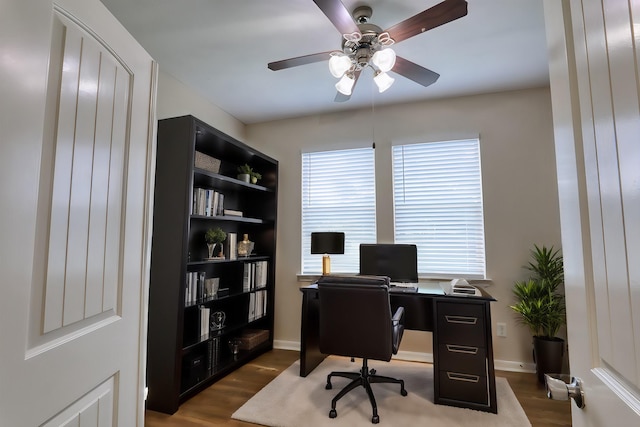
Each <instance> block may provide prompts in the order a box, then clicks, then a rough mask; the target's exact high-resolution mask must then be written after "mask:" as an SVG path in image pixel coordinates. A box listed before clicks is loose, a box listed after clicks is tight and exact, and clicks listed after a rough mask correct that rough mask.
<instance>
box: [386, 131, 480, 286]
mask: <svg viewBox="0 0 640 427" xmlns="http://www.w3.org/2000/svg"><path fill="white" fill-rule="evenodd" d="M393 190H394V197H393V199H394V215H395V225H394V227H395V242H396V243H415V244H416V245H418V271H419V272H420V274H422V275H431V276H443V277H468V278H485V252H484V222H483V209H482V179H481V174H480V144H479V141H478V140H477V139H471V140H464V141H446V142H432V143H423V144H410V145H398V146H394V147H393Z"/></svg>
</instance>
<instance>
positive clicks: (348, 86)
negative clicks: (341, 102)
mask: <svg viewBox="0 0 640 427" xmlns="http://www.w3.org/2000/svg"><path fill="white" fill-rule="evenodd" d="M355 83H356V79H354V78H353V76H350V75H349V73H345V75H344V76H342V78H341V79H340V81H339V82H338V83H336V89H337V90H338V92H340V93H341V94H343V95H351V90H352V89H353V85H354V84H355Z"/></svg>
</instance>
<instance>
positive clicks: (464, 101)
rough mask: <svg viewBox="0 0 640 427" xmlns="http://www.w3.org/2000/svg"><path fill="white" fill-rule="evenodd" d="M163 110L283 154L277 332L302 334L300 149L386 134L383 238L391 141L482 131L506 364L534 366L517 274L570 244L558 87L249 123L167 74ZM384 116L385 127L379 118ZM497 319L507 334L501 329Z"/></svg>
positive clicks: (417, 348)
mask: <svg viewBox="0 0 640 427" xmlns="http://www.w3.org/2000/svg"><path fill="white" fill-rule="evenodd" d="M157 109H158V118H166V117H173V116H179V115H184V114H193V115H194V116H196V117H198V118H200V119H201V120H203V121H205V122H207V123H209V124H210V125H212V126H214V127H216V128H218V129H220V130H221V131H223V132H225V133H227V134H229V135H231V136H233V137H235V138H237V139H239V140H241V141H245V142H247V143H248V144H249V145H252V146H253V147H255V148H256V149H258V150H260V151H263V152H264V153H265V154H268V155H270V156H272V157H274V158H276V159H278V160H279V162H280V177H279V183H280V186H279V190H278V197H279V204H278V229H277V232H278V235H277V239H278V241H277V251H278V252H277V265H276V274H277V284H276V326H275V339H276V340H277V341H279V342H285V343H286V342H290V343H292V344H297V343H298V342H299V340H300V304H301V292H300V291H299V287H300V286H303V285H306V284H307V283H303V282H298V281H297V274H298V273H299V270H300V229H301V225H300V205H301V200H300V194H301V191H300V170H301V169H300V154H301V152H302V151H313V150H324V149H339V148H352V147H363V146H370V145H371V141H372V134H373V135H374V136H375V142H376V165H377V166H376V168H377V170H376V186H377V189H378V201H377V217H378V236H379V240H380V241H389V242H391V241H393V225H392V218H393V204H392V186H391V149H390V147H391V145H392V144H399V143H407V142H422V141H435V140H449V139H460V138H469V137H477V136H479V137H480V147H481V156H482V174H483V186H484V188H483V191H484V210H485V236H486V256H487V275H488V277H489V278H490V279H492V280H493V284H492V285H491V286H490V287H489V289H488V290H489V292H490V293H491V294H492V295H493V296H494V297H495V298H496V299H497V300H498V301H497V302H495V303H492V312H491V315H492V322H493V331H494V341H493V342H494V356H495V359H496V367H498V368H503V369H504V368H507V369H509V368H512V369H517V368H518V367H519V366H520V364H521V363H524V364H526V368H529V369H531V368H532V366H533V365H532V363H533V360H532V357H531V348H532V347H531V336H530V334H529V332H528V330H527V329H526V328H525V327H524V326H521V325H519V324H518V323H517V322H516V317H515V315H514V313H513V312H512V310H511V309H509V307H508V306H509V305H510V304H511V303H512V302H513V297H512V294H511V288H512V285H513V282H514V281H515V280H519V279H524V278H526V277H527V272H526V271H525V270H524V269H523V268H522V266H523V265H525V264H526V263H527V262H528V261H529V250H530V248H531V247H532V245H533V244H534V243H537V244H539V245H541V244H545V245H555V246H556V247H560V225H559V214H558V194H557V182H556V173H555V157H554V144H553V127H552V118H551V98H550V92H549V89H548V88H541V89H531V90H523V91H513V92H502V93H497V94H489V95H479V96H471V97H461V98H453V99H446V100H438V101H432V102H421V103H412V104H405V105H396V106H392V107H382V106H376V109H375V116H374V117H372V113H371V109H363V110H358V111H348V112H344V113H340V114H326V115H315V116H308V117H302V118H297V119H290V120H280V121H274V122H268V123H259V124H252V125H248V126H245V125H244V124H242V123H241V122H240V121H238V120H236V119H235V118H234V117H232V116H231V115H229V114H228V113H226V112H224V111H223V110H221V109H220V108H218V107H216V106H213V105H211V104H209V103H208V102H206V101H204V100H203V99H202V98H201V97H199V95H198V94H197V93H196V92H194V91H192V90H191V89H189V88H187V87H186V86H185V85H183V84H182V83H180V82H179V81H177V80H175V79H174V78H173V77H171V76H169V75H167V74H163V73H160V78H159V84H158V100H157ZM373 123H375V127H372V124H373ZM496 322H504V323H506V324H507V335H508V336H507V337H506V338H498V337H496V336H495V330H496V328H495V324H496ZM401 351H404V352H417V353H425V352H427V353H431V351H432V349H431V334H430V333H427V332H414V331H408V332H407V333H406V335H405V337H404V339H403V343H402V347H401Z"/></svg>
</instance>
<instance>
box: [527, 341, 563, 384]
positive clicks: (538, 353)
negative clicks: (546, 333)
mask: <svg viewBox="0 0 640 427" xmlns="http://www.w3.org/2000/svg"><path fill="white" fill-rule="evenodd" d="M563 358H564V340H563V339H562V338H557V337H554V338H547V337H533V361H534V362H535V363H536V374H537V375H538V381H539V382H540V383H543V384H544V374H559V373H561V372H562V361H563Z"/></svg>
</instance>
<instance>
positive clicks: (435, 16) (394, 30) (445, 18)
mask: <svg viewBox="0 0 640 427" xmlns="http://www.w3.org/2000/svg"><path fill="white" fill-rule="evenodd" d="M466 14H467V2H466V1H465V0H445V1H443V2H442V3H439V4H437V5H435V6H433V7H431V8H429V9H427V10H424V11H422V12H420V13H418V14H417V15H414V16H412V17H411V18H408V19H405V20H404V21H402V22H400V23H399V24H396V25H394V26H393V27H391V28H389V29H388V30H386V31H387V32H388V33H389V35H390V36H391V38H392V39H393V40H394V41H395V42H396V43H398V42H401V41H402V40H406V39H408V38H409V37H413V36H415V35H418V34H421V33H424V32H425V31H428V30H430V29H432V28H436V27H439V26H440V25H443V24H446V23H447V22H451V21H454V20H456V19H458V18H462V17H463V16H465V15H466Z"/></svg>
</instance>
